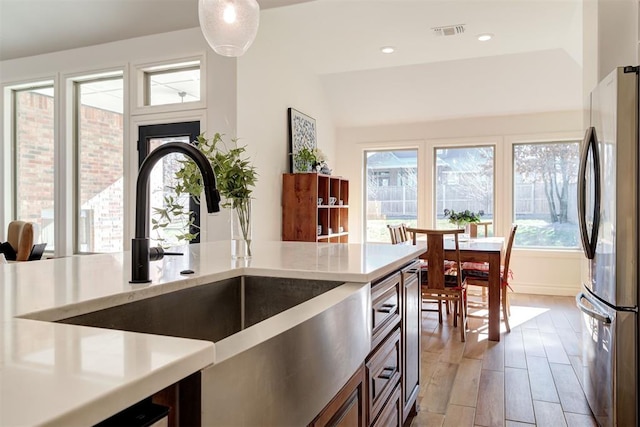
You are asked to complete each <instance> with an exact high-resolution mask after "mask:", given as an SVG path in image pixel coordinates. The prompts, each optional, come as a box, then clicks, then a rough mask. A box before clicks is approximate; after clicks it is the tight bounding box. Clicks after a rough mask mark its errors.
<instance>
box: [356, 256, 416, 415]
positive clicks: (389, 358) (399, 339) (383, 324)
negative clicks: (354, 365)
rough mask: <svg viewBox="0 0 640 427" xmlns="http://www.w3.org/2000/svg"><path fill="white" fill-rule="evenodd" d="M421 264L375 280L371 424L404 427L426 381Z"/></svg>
mask: <svg viewBox="0 0 640 427" xmlns="http://www.w3.org/2000/svg"><path fill="white" fill-rule="evenodd" d="M419 265H420V264H419V263H418V262H415V261H414V262H411V263H409V264H407V265H405V266H404V267H403V268H401V269H399V270H398V271H396V272H395V273H392V274H389V275H387V276H385V277H382V278H380V279H378V280H374V281H373V282H372V284H371V352H370V353H369V355H368V356H367V359H366V361H365V366H366V368H367V369H366V374H367V375H366V384H367V399H368V400H367V416H368V418H367V420H368V425H369V426H402V425H404V424H405V422H406V421H407V419H408V417H409V415H411V414H415V411H416V400H417V397H418V391H419V383H420V325H421V312H420V303H421V298H420V280H419V274H420V269H419Z"/></svg>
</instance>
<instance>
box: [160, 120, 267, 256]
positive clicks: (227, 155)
mask: <svg viewBox="0 0 640 427" xmlns="http://www.w3.org/2000/svg"><path fill="white" fill-rule="evenodd" d="M222 137H223V135H221V134H219V133H216V134H215V135H214V136H213V138H211V139H207V138H205V137H204V135H199V136H198V138H197V139H196V141H194V142H195V144H196V147H197V148H198V149H199V150H200V151H201V152H202V153H203V154H204V155H205V156H206V157H207V159H209V161H210V162H211V165H212V166H213V171H214V173H215V176H216V186H217V188H218V191H219V192H220V196H221V197H222V199H223V200H222V206H223V207H227V208H230V210H231V212H230V213H231V239H232V244H233V255H234V257H238V258H248V257H250V256H251V193H252V191H253V187H255V184H256V181H257V172H256V168H255V166H253V165H252V164H251V162H250V161H249V160H248V159H247V158H246V155H245V152H246V147H245V146H242V147H239V146H238V144H237V140H236V139H233V140H232V143H233V146H232V147H228V146H227V145H226V144H225V143H224V141H223V138H222ZM180 163H181V167H180V169H179V170H178V171H177V172H176V173H175V176H176V178H177V180H178V184H177V185H176V186H175V187H173V192H174V195H173V196H168V197H166V198H165V207H163V208H154V218H153V219H152V228H153V229H154V230H157V229H161V228H165V227H166V226H167V224H168V223H170V222H171V219H172V218H174V217H176V216H181V215H185V207H184V205H182V204H179V203H176V202H175V200H178V199H179V198H180V196H182V195H184V194H188V195H189V196H190V197H192V198H193V199H194V200H196V202H198V203H199V198H200V195H201V194H202V190H203V188H202V179H201V177H200V170H199V169H198V168H197V166H196V165H195V163H193V162H192V161H191V160H189V159H186V160H181V161H180ZM187 215H188V214H187ZM192 225H193V219H192V218H190V220H189V222H188V224H187V226H189V227H191V226H192ZM196 235H197V234H194V233H190V232H186V233H183V234H182V235H181V237H182V238H183V240H186V241H191V240H193V239H194V238H195V236H196Z"/></svg>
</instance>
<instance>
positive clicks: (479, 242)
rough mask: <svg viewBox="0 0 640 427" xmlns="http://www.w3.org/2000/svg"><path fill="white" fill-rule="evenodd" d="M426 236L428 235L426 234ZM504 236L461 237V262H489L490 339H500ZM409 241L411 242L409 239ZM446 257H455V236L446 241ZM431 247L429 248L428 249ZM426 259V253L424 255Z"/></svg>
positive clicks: (459, 242)
mask: <svg viewBox="0 0 640 427" xmlns="http://www.w3.org/2000/svg"><path fill="white" fill-rule="evenodd" d="M407 231H408V232H410V233H413V232H415V233H418V234H419V233H424V232H425V231H424V230H423V229H419V228H407ZM424 237H425V238H426V235H425V236H424ZM504 241H505V239H504V237H475V238H460V239H459V240H458V244H459V247H460V261H461V262H463V263H464V262H486V263H488V264H489V278H488V281H489V340H490V341H500V292H501V291H502V286H501V285H500V282H501V280H500V263H501V262H502V261H501V260H502V251H503V250H504ZM408 243H411V241H409V242H408ZM416 244H418V245H425V246H426V244H427V241H426V240H417V242H416ZM444 249H445V258H446V257H447V256H450V257H451V258H449V259H453V257H454V252H455V243H454V240H453V238H450V239H445V241H444ZM428 250H429V249H428V248H427V251H428ZM422 256H423V257H424V258H425V259H426V253H424V254H423V255H422Z"/></svg>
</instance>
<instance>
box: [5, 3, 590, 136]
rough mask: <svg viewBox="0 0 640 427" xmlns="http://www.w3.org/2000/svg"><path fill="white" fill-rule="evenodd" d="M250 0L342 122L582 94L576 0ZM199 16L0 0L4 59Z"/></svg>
mask: <svg viewBox="0 0 640 427" xmlns="http://www.w3.org/2000/svg"><path fill="white" fill-rule="evenodd" d="M258 1H259V3H260V4H261V8H262V9H263V10H265V9H269V10H265V12H264V13H268V14H269V19H270V20H271V21H270V22H271V24H272V25H275V26H276V28H277V29H278V30H277V31H278V33H279V37H280V41H281V42H282V43H283V49H290V51H291V52H295V58H296V60H297V61H304V62H305V63H306V64H307V65H308V66H309V67H310V69H312V70H314V71H315V72H316V73H318V74H319V75H320V76H321V77H320V78H321V81H322V83H323V85H324V88H325V90H326V93H327V98H328V102H329V104H330V107H331V109H332V111H333V113H334V119H335V121H336V124H337V125H339V126H358V125H371V124H380V123H396V122H408V121H422V120H436V119H444V118H452V117H462V116H479V115H480V116H482V115H501V114H511V113H528V112H538V111H554V110H567V109H579V108H581V106H582V51H583V46H582V2H581V0H315V1H309V2H301V1H300V0H258ZM295 3H301V4H295ZM287 5H289V6H287ZM280 6H286V7H280ZM275 7H277V9H275ZM456 24H465V25H466V31H465V32H464V33H463V34H461V35H456V36H439V37H438V36H435V35H434V33H433V30H432V28H433V27H439V26H446V25H456ZM196 26H198V17H197V0H0V60H5V59H12V58H19V57H22V56H31V55H36V54H41V53H46V52H53V51H57V50H64V49H70V48H74V47H82V46H89V45H94V44H99V43H106V42H110V41H115V40H122V39H127V38H131V37H138V36H142V35H147V34H154V33H159V32H167V31H173V30H178V29H183V28H192V27H196ZM486 32H489V33H493V34H494V35H495V37H494V39H493V40H491V41H489V42H479V41H478V40H477V39H476V36H477V35H478V34H480V33H486ZM385 45H392V46H395V47H396V48H397V51H396V53H394V54H392V55H383V54H381V53H380V51H379V49H380V47H382V46H385Z"/></svg>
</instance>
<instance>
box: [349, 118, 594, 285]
mask: <svg viewBox="0 0 640 427" xmlns="http://www.w3.org/2000/svg"><path fill="white" fill-rule="evenodd" d="M583 133H584V131H583V111H581V110H580V111H560V112H549V113H539V114H527V115H512V116H497V117H474V118H467V119H456V120H443V121H436V122H421V123H407V124H397V125H389V126H376V127H363V128H342V129H339V130H338V134H337V138H338V145H337V147H338V149H337V154H339V156H338V167H339V168H340V170H341V171H343V173H344V175H345V176H346V177H348V178H349V180H350V186H351V187H350V188H351V191H350V193H351V194H352V197H350V200H349V208H350V212H349V213H350V214H349V240H350V241H351V242H360V241H362V239H363V235H362V231H363V200H362V197H363V196H362V194H364V183H363V174H364V173H363V169H362V168H363V162H364V160H363V159H364V151H365V150H366V149H372V148H373V149H382V148H394V147H415V148H418V150H419V153H420V154H419V155H420V156H421V158H420V159H419V160H418V162H419V168H420V167H422V168H423V171H422V172H421V173H420V175H419V180H420V182H425V185H423V187H422V188H423V190H420V191H421V195H420V196H419V201H418V203H419V206H424V208H423V209H420V208H419V211H422V212H425V213H426V217H424V218H419V225H421V226H425V227H427V226H430V225H431V224H432V223H431V208H430V206H432V201H431V200H433V198H432V194H431V190H430V185H429V182H430V180H431V178H430V177H429V175H430V174H431V171H432V169H431V168H430V167H429V164H430V161H429V159H430V158H432V152H433V147H434V146H439V145H442V144H451V143H464V144H471V145H473V144H479V143H494V144H496V164H497V165H499V166H498V169H497V170H496V211H495V218H496V224H495V230H494V232H495V234H496V235H502V236H507V235H508V232H509V227H510V225H511V221H512V216H511V205H512V203H511V192H512V190H511V188H510V186H509V185H508V183H509V182H511V181H510V179H509V178H508V177H509V176H510V175H511V154H510V153H511V144H512V143H514V142H525V141H554V140H566V139H573V140H580V139H581V138H582V135H583ZM423 215H424V214H423ZM582 258H583V256H582V251H578V250H575V251H534V250H522V249H514V250H513V255H512V269H513V271H514V272H515V277H514V280H513V287H514V288H515V290H516V291H517V292H525V293H540V294H547V295H575V294H576V293H577V291H578V289H579V286H580V261H581V259H582Z"/></svg>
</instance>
